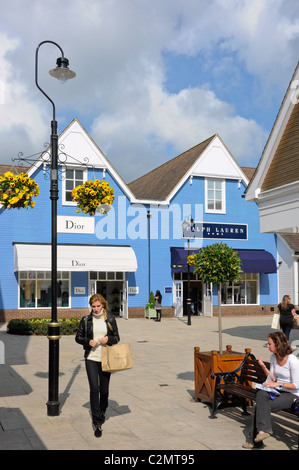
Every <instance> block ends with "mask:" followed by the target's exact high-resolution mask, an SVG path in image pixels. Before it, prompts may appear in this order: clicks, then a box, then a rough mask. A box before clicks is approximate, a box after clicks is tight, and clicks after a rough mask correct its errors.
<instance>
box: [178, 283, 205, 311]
mask: <svg viewBox="0 0 299 470" xmlns="http://www.w3.org/2000/svg"><path fill="white" fill-rule="evenodd" d="M190 298H191V315H203V304H202V282H201V281H190ZM187 299H188V281H184V282H183V314H184V315H188V308H187Z"/></svg>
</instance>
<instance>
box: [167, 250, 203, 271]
mask: <svg viewBox="0 0 299 470" xmlns="http://www.w3.org/2000/svg"><path fill="white" fill-rule="evenodd" d="M170 250H171V272H172V273H187V272H188V264H187V256H188V255H189V254H190V255H193V254H196V253H198V252H199V250H188V249H187V248H182V247H180V248H174V247H171V248H170ZM193 271H194V266H192V265H190V273H193Z"/></svg>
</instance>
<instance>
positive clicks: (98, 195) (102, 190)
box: [72, 180, 115, 215]
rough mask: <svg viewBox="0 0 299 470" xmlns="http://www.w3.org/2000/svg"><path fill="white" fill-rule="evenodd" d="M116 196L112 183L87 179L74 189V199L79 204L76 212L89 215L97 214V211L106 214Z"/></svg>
mask: <svg viewBox="0 0 299 470" xmlns="http://www.w3.org/2000/svg"><path fill="white" fill-rule="evenodd" d="M114 197H115V196H114V189H113V188H111V187H110V184H109V183H108V182H104V181H100V180H95V181H91V180H90V181H86V182H85V183H84V184H81V185H79V186H77V187H76V188H74V189H73V191H72V199H73V201H74V202H76V203H77V206H78V210H77V211H76V212H84V214H89V215H95V213H96V212H99V213H101V214H106V213H107V212H108V211H109V210H110V206H111V205H112V203H113V200H114Z"/></svg>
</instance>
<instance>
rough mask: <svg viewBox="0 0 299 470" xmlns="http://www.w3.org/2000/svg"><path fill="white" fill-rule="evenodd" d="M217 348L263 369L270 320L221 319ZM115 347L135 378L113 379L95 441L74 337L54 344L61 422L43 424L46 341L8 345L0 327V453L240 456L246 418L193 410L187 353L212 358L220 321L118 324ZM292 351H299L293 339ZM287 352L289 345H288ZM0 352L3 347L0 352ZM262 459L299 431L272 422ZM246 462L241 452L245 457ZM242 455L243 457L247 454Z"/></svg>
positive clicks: (297, 333)
mask: <svg viewBox="0 0 299 470" xmlns="http://www.w3.org/2000/svg"><path fill="white" fill-rule="evenodd" d="M222 322H223V345H224V347H225V345H227V344H230V345H232V347H233V349H234V350H235V351H241V352H243V351H244V350H245V348H247V347H250V348H251V349H252V352H253V353H254V354H255V355H256V356H257V357H259V356H262V357H263V358H264V359H265V360H268V359H269V352H268V350H267V348H266V341H267V333H268V332H270V331H271V329H270V326H269V325H270V324H271V317H245V318H239V317H238V318H223V319H222ZM118 325H119V330H120V335H121V341H123V342H128V343H130V344H131V349H132V353H133V358H134V368H133V369H131V370H129V371H124V372H119V373H116V374H113V375H112V377H111V382H110V397H109V408H108V413H107V415H108V419H107V420H106V422H105V424H104V425H103V435H102V437H101V438H98V439H97V438H95V437H94V434H93V430H92V426H91V419H90V415H89V392H88V385H87V378H86V372H85V367H84V361H83V350H82V348H81V346H80V345H78V344H77V343H75V341H74V337H73V336H64V337H62V338H61V339H60V368H59V370H60V378H59V390H60V401H61V412H60V415H59V416H56V417H48V416H47V408H46V402H47V399H48V343H49V340H48V339H47V338H46V337H34V336H30V337H26V336H15V335H8V334H7V333H6V328H5V325H4V324H1V325H0V341H2V342H3V343H4V346H5V364H0V450H3V449H7V450H14V449H18V450H22V449H24V450H26V449H36V450H38V449H39V450H42V449H45V450H46V449H48V450H72V449H74V450H91V449H102V450H105V451H108V450H109V451H113V450H142V449H144V450H157V451H159V450H160V451H162V450H170V451H181V452H184V451H192V450H194V451H196V450H242V444H243V443H244V442H245V440H246V437H248V435H249V433H250V431H251V421H252V417H248V416H245V417H244V416H242V415H241V413H240V410H239V409H236V408H229V409H226V410H221V411H220V412H219V414H218V418H217V419H214V420H212V419H210V418H209V416H210V409H209V406H208V405H207V404H206V403H203V402H195V400H194V398H193V397H194V372H193V371H194V364H193V348H194V346H199V347H200V349H201V350H202V351H210V350H212V349H218V331H217V318H205V317H192V325H191V326H188V325H187V323H186V319H185V318H184V319H175V318H171V319H162V322H161V323H156V322H154V321H153V320H149V319H130V320H123V319H118ZM291 342H294V343H296V345H298V346H299V330H292V333H291ZM294 343H293V344H294ZM0 346H1V343H0ZM273 423H274V432H275V434H274V436H273V437H270V438H269V439H267V442H266V448H265V450H291V449H296V442H297V433H298V424H297V422H296V421H294V420H292V419H287V418H285V417H284V416H283V414H277V415H275V417H274V419H273ZM244 452H246V450H244ZM247 452H249V451H247Z"/></svg>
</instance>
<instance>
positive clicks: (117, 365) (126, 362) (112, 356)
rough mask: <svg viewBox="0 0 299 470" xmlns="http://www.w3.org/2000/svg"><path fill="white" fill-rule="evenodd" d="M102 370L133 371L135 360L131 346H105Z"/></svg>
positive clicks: (102, 352) (103, 348)
mask: <svg viewBox="0 0 299 470" xmlns="http://www.w3.org/2000/svg"><path fill="white" fill-rule="evenodd" d="M101 355H102V359H101V361H102V370H103V371H105V372H119V371H121V370H127V369H132V367H133V359H132V354H131V347H130V345H129V344H114V345H113V346H104V347H102V350H101Z"/></svg>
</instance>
